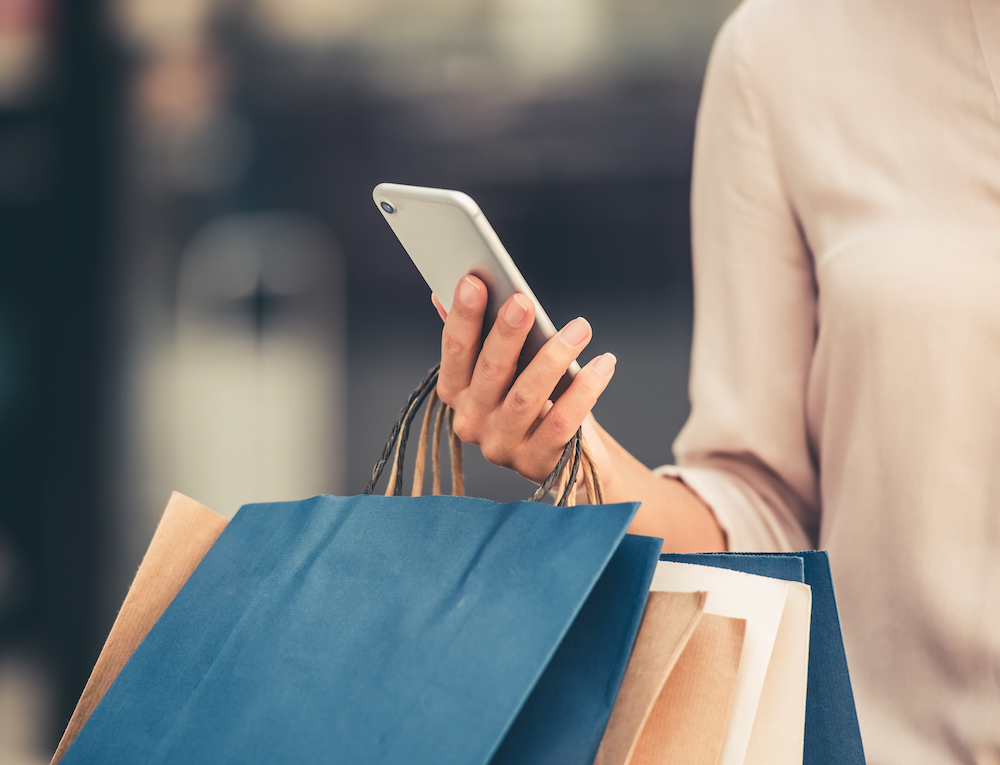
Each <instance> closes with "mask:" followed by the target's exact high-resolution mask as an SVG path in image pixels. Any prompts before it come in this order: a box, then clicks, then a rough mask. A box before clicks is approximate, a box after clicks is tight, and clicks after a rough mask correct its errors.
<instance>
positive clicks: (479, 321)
mask: <svg viewBox="0 0 1000 765" xmlns="http://www.w3.org/2000/svg"><path fill="white" fill-rule="evenodd" d="M486 298H487V295H486V285H485V284H483V282H482V280H481V279H478V278H477V277H475V276H463V277H462V279H461V280H460V281H459V283H458V286H456V287H455V299H454V301H453V302H452V304H451V310H450V311H449V312H448V314H447V317H446V318H445V320H444V330H443V331H442V332H441V371H440V373H439V374H438V386H437V387H438V395H439V396H441V399H442V400H443V401H444V402H445V403H448V404H451V403H453V402H454V398H455V396H457V395H458V394H459V393H460V392H461V391H463V390H465V389H466V388H468V387H469V383H471V382H472V372H473V370H474V369H475V367H476V359H477V358H478V357H479V346H480V342H481V338H482V334H483V315H484V314H485V313H486Z"/></svg>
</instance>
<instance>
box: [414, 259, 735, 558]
mask: <svg viewBox="0 0 1000 765" xmlns="http://www.w3.org/2000/svg"><path fill="white" fill-rule="evenodd" d="M433 300H434V305H435V307H436V308H437V310H438V313H439V314H440V315H441V318H442V319H443V320H444V332H443V333H442V335H441V372H440V375H439V376H438V386H437V388H438V395H440V396H441V398H442V400H443V401H444V402H445V403H446V404H450V405H451V406H452V407H453V408H454V409H455V432H456V433H457V434H458V436H459V438H461V439H462V440H463V441H467V442H469V443H473V444H478V445H479V447H480V448H481V449H482V451H483V455H484V456H485V457H486V459H487V460H489V461H490V462H492V463H494V464H496V465H502V466H504V467H509V468H513V469H514V470H516V471H517V472H518V473H520V474H521V475H523V476H524V477H525V478H528V479H530V480H532V481H535V482H536V483H540V482H541V481H543V480H544V479H545V478H546V476H548V474H549V473H551V472H552V469H553V468H554V467H555V464H556V462H558V460H559V455H560V454H561V453H562V450H563V448H564V446H565V445H566V442H567V441H569V439H570V437H571V436H572V435H573V433H575V432H576V429H577V428H578V427H580V423H581V422H582V423H583V431H584V435H585V436H586V437H587V443H588V445H589V446H590V450H591V452H592V453H593V456H594V461H595V463H596V465H597V469H598V471H599V472H600V474H601V478H602V483H603V487H604V498H605V501H607V502H635V501H638V502H641V503H642V504H641V506H640V507H639V511H638V512H637V513H636V515H635V518H633V520H632V525H631V526H630V527H629V532H630V533H632V534H645V535H649V536H658V537H663V538H664V539H665V540H666V544H665V545H664V548H665V549H667V550H675V551H677V552H695V551H703V550H725V549H726V539H725V535H724V533H723V531H722V529H721V528H720V527H719V526H718V524H717V523H716V521H715V516H714V515H713V514H712V511H711V510H710V509H709V507H708V506H707V505H706V504H705V503H704V502H703V501H702V500H701V498H700V497H698V495H697V494H695V493H694V492H693V491H691V490H690V489H689V488H688V487H687V486H685V485H684V484H683V483H682V482H680V481H678V480H675V479H670V478H661V477H659V476H657V475H655V474H654V473H653V472H652V471H651V470H650V469H649V468H648V467H646V466H645V465H643V464H642V463H641V462H640V461H639V460H637V459H636V458H635V457H634V456H632V455H631V454H630V453H629V452H628V451H627V450H626V449H625V448H624V447H622V446H621V445H620V444H619V443H618V442H617V441H615V440H614V439H613V438H612V437H611V436H610V435H609V434H608V432H607V431H605V430H604V429H603V428H602V427H601V426H600V425H598V423H597V421H596V420H595V419H594V417H593V415H591V414H590V410H591V408H593V406H594V403H595V402H596V401H597V398H598V397H599V396H600V395H601V393H603V392H604V389H605V388H606V387H607V385H608V383H609V382H610V381H611V376H612V375H613V374H614V370H615V362H616V359H615V357H614V356H613V355H612V354H610V353H605V354H603V355H602V356H598V357H597V358H595V359H593V360H592V361H591V362H590V363H589V364H587V366H585V367H584V368H583V369H582V370H581V371H580V373H579V374H577V376H576V377H575V378H574V379H573V383H572V384H571V385H570V386H569V389H568V390H567V391H566V392H565V393H563V394H562V395H561V396H560V397H559V400H558V401H556V402H555V403H554V404H553V403H552V402H551V401H549V395H551V393H552V390H553V389H554V388H555V386H556V383H557V382H559V380H560V379H561V377H562V375H563V373H564V372H565V371H566V368H567V367H568V366H569V365H570V363H571V362H572V361H573V360H574V359H575V358H576V357H577V355H579V353H580V352H581V351H582V350H583V349H584V348H585V347H586V346H587V344H588V343H589V342H590V338H591V330H590V325H589V324H588V323H587V322H586V320H584V319H574V320H573V321H571V322H570V323H569V324H567V325H566V326H565V327H563V329H562V331H561V332H560V333H559V334H558V335H557V336H556V337H553V338H551V339H550V340H549V341H548V342H547V343H546V344H545V345H544V346H543V347H542V349H541V350H540V351H539V352H538V355H537V356H535V358H534V359H532V361H531V363H530V364H528V366H527V367H526V368H525V369H524V371H522V372H521V374H520V375H518V374H517V360H518V356H519V355H520V353H521V347H522V346H523V345H524V340H525V338H526V337H527V335H528V330H529V329H530V328H531V325H532V323H533V322H534V320H535V310H534V307H533V305H532V303H531V301H530V300H528V299H527V298H526V297H524V295H514V296H513V297H511V298H510V299H509V300H508V301H507V302H506V303H504V305H503V306H502V307H501V308H500V312H499V315H498V316H497V320H496V323H495V324H494V325H493V328H492V329H491V330H490V333H489V335H488V336H487V337H486V340H485V341H482V342H481V341H480V338H481V337H482V328H483V314H484V313H485V311H486V285H484V284H483V283H482V281H480V280H479V279H477V278H476V277H474V276H466V277H465V278H463V279H462V281H461V282H459V285H458V287H457V288H456V289H455V299H454V302H453V303H452V310H451V311H450V312H445V310H444V307H443V306H442V305H441V303H440V301H438V300H437V298H433Z"/></svg>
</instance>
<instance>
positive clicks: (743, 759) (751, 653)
mask: <svg viewBox="0 0 1000 765" xmlns="http://www.w3.org/2000/svg"><path fill="white" fill-rule="evenodd" d="M652 586H653V589H654V590H660V589H662V590H668V591H674V590H687V589H698V590H705V591H707V592H708V598H707V601H706V604H705V611H706V613H713V614H717V615H720V616H726V617H731V618H738V619H744V620H745V621H746V628H745V633H744V640H743V647H742V650H741V653H740V658H739V667H738V671H737V676H736V689H735V692H734V696H733V700H732V707H731V710H730V712H729V722H728V725H727V728H726V731H725V741H724V742H723V748H722V753H721V756H720V758H719V762H720V763H721V764H722V765H761V764H762V763H767V765H796V764H797V763H800V762H801V761H802V736H803V720H804V718H805V705H806V674H807V670H808V650H809V618H810V601H811V593H810V590H809V588H808V586H806V585H805V584H801V583H799V582H789V581H786V580H779V579H773V578H770V577H762V576H757V575H752V574H746V573H743V572H739V571H733V570H725V569H723V568H716V567H708V566H703V565H696V564H692V563H678V562H673V561H670V560H665V561H661V562H660V564H659V565H658V566H657V570H656V574H655V575H654V577H653V585H652Z"/></svg>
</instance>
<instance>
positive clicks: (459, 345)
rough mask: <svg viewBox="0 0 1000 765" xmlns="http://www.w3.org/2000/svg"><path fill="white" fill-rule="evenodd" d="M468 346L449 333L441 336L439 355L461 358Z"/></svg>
mask: <svg viewBox="0 0 1000 765" xmlns="http://www.w3.org/2000/svg"><path fill="white" fill-rule="evenodd" d="M468 349H469V346H468V345H467V344H466V343H463V342H462V341H461V340H459V339H458V338H457V337H455V336H454V335H453V334H451V333H449V332H445V333H444V334H443V335H441V355H442V356H448V357H450V358H456V357H461V356H464V355H465V354H466V352H467V351H468Z"/></svg>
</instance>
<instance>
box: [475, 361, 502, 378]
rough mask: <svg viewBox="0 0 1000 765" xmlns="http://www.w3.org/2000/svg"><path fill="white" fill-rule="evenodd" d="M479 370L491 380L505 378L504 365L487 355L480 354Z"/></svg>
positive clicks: (482, 375) (483, 376) (484, 376)
mask: <svg viewBox="0 0 1000 765" xmlns="http://www.w3.org/2000/svg"><path fill="white" fill-rule="evenodd" d="M477 366H478V372H479V374H480V376H481V377H482V378H483V379H484V380H487V381H489V382H494V381H496V380H500V379H503V377H504V374H505V370H504V368H503V366H501V365H500V364H497V363H496V362H495V361H493V360H492V359H489V358H487V357H486V356H480V357H479V362H478V365H477Z"/></svg>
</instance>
